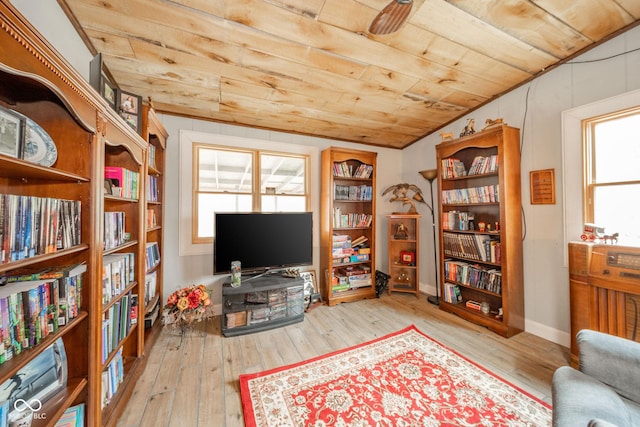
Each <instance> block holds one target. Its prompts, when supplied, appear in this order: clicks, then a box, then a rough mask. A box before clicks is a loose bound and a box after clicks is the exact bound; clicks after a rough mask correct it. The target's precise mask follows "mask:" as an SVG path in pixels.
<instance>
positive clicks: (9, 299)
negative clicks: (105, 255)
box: [0, 264, 87, 364]
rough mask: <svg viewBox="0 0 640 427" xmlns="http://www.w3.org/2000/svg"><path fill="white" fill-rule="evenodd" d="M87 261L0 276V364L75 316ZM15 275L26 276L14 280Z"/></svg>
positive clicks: (79, 305)
mask: <svg viewBox="0 0 640 427" xmlns="http://www.w3.org/2000/svg"><path fill="white" fill-rule="evenodd" d="M86 269H87V267H86V264H78V265H75V266H73V267H59V268H56V269H54V268H50V269H44V270H42V274H40V272H39V271H37V270H32V271H27V270H22V271H20V272H17V273H16V275H14V276H5V277H3V278H2V282H3V283H4V285H3V286H2V287H0V364H2V363H4V362H6V361H8V360H10V359H12V358H13V356H16V355H18V354H20V353H21V352H22V351H23V350H25V349H27V348H31V347H34V346H36V345H38V344H39V343H40V342H41V341H42V340H43V339H44V338H46V337H47V336H48V335H49V334H51V333H54V332H56V331H57V330H58V328H59V327H60V326H64V325H66V324H67V323H68V322H69V321H70V320H71V319H73V318H75V317H77V316H78V313H79V310H80V307H81V304H82V301H81V294H82V292H81V291H82V273H84V272H85V271H86ZM15 279H27V280H22V281H16V280H15Z"/></svg>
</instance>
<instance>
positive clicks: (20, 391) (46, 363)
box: [0, 338, 84, 427]
mask: <svg viewBox="0 0 640 427" xmlns="http://www.w3.org/2000/svg"><path fill="white" fill-rule="evenodd" d="M68 375H69V373H68V366H67V353H66V350H65V346H64V342H63V340H62V338H58V339H57V340H55V341H54V342H53V343H52V344H50V345H49V346H48V347H47V348H45V349H44V350H43V351H42V352H41V353H40V354H38V355H37V356H36V357H34V358H33V359H32V360H31V361H30V362H29V363H27V364H26V365H25V366H23V367H22V368H20V370H19V371H18V372H16V373H15V375H13V376H12V377H10V378H9V379H7V380H6V381H5V382H4V383H2V384H0V426H2V427H6V426H11V427H13V426H29V425H31V421H32V420H33V419H35V418H36V417H39V418H40V419H46V415H47V414H45V413H44V411H42V407H43V404H44V403H46V402H47V401H48V400H50V399H51V398H53V397H54V396H56V395H57V394H58V393H59V392H61V391H62V390H64V389H65V387H66V386H67V380H68ZM80 407H81V408H80ZM75 411H77V413H76V414H75V416H74V414H72V412H75ZM74 419H75V420H76V422H75V424H73V423H71V422H72V421H73V420H74ZM47 421H50V420H47ZM51 425H55V426H56V427H63V426H64V427H75V426H83V425H84V404H80V405H76V406H72V407H70V408H67V410H66V411H65V413H64V414H63V415H62V416H61V417H60V419H58V420H57V421H56V423H55V424H51Z"/></svg>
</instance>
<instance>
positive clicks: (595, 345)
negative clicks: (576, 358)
mask: <svg viewBox="0 0 640 427" xmlns="http://www.w3.org/2000/svg"><path fill="white" fill-rule="evenodd" d="M577 340H578V348H579V353H580V371H582V372H584V373H585V374H587V375H589V376H591V377H593V378H596V379H597V380H598V381H600V382H603V383H604V384H607V385H608V386H610V387H611V388H612V389H614V390H615V391H616V392H617V393H618V394H620V395H621V396H624V397H626V398H627V399H629V400H632V401H634V402H640V343H638V342H635V341H631V340H628V339H625V338H620V337H617V336H614V335H609V334H605V333H602V332H597V331H592V330H588V329H584V330H581V331H580V332H578V335H577Z"/></svg>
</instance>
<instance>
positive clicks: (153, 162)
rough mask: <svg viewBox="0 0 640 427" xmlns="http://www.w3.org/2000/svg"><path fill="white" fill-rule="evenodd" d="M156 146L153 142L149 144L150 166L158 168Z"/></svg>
mask: <svg viewBox="0 0 640 427" xmlns="http://www.w3.org/2000/svg"><path fill="white" fill-rule="evenodd" d="M156 152H157V149H156V146H155V145H153V144H149V149H148V150H147V154H148V156H149V167H151V168H153V169H156Z"/></svg>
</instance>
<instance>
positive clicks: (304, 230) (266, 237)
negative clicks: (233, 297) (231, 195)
mask: <svg viewBox="0 0 640 427" xmlns="http://www.w3.org/2000/svg"><path fill="white" fill-rule="evenodd" d="M214 232H215V235H214V240H213V241H214V244H213V258H214V262H213V272H214V274H224V273H229V272H230V270H231V261H240V263H241V268H242V272H243V273H247V272H258V273H260V272H264V271H266V270H269V269H276V268H284V267H293V266H299V265H311V264H312V263H313V254H312V252H313V238H312V233H313V223H312V218H311V212H293V213H289V212H288V213H284V212H277V213H257V212H250V213H216V214H215V227H214Z"/></svg>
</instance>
